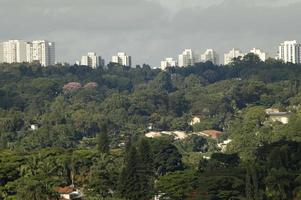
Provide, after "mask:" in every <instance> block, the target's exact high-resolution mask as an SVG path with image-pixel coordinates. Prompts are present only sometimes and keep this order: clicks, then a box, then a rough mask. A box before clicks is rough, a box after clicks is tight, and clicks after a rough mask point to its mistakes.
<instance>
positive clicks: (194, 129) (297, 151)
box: [0, 54, 301, 200]
mask: <svg viewBox="0 0 301 200" xmlns="http://www.w3.org/2000/svg"><path fill="white" fill-rule="evenodd" d="M300 81H301V66H300V65H294V64H285V63H283V62H281V61H277V60H273V59H270V60H267V61H266V62H261V61H260V60H259V58H258V57H257V56H255V55H253V54H248V55H246V56H245V57H244V58H243V59H237V60H234V61H233V62H232V63H231V64H230V65H228V66H215V65H213V64H212V63H211V62H207V63H198V64H196V65H195V66H190V67H185V68H177V67H176V68H168V70H167V71H161V70H159V69H151V68H150V66H148V65H143V66H137V67H136V68H127V67H122V66H118V65H114V64H109V65H108V66H107V68H105V69H103V68H98V69H91V68H89V67H85V66H76V65H75V66H59V65H58V66H52V67H41V66H39V65H37V64H10V65H8V64H2V65H0V199H5V200H19V199H23V200H43V199H45V200H50V199H51V200H52V199H53V200H55V199H59V198H60V195H61V194H62V192H61V189H62V188H66V187H68V186H70V185H71V186H73V187H74V188H76V189H78V190H79V191H80V192H81V194H82V195H83V196H82V199H87V200H94V199H95V200H96V199H107V200H147V199H153V198H154V197H156V198H159V199H160V200H165V199H166V200H167V199H171V200H230V199H231V200H234V199H237V200H238V199H240V200H290V199H292V200H294V199H301V108H300V104H301V85H300ZM269 108H273V109H277V110H279V113H287V114H288V115H289V121H288V123H281V122H279V121H273V120H270V116H269V114H268V113H267V112H266V109H269ZM194 117H197V118H198V119H199V120H198V121H197V122H196V123H190V122H191V121H192V119H193V118H194ZM204 130H214V131H218V132H221V133H222V135H221V136H219V137H216V138H215V137H213V138H211V137H205V136H202V135H197V134H193V133H199V132H201V131H204ZM150 131H153V132H162V131H182V132H184V133H186V134H187V137H185V138H183V139H175V138H174V137H172V136H170V135H163V136H161V137H155V138H147V137H145V134H146V133H148V132H150ZM223 141H231V142H229V144H228V145H227V148H226V149H221V148H219V146H218V144H220V143H222V142H223Z"/></svg>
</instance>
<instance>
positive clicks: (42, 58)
mask: <svg viewBox="0 0 301 200" xmlns="http://www.w3.org/2000/svg"><path fill="white" fill-rule="evenodd" d="M26 55H27V56H26V57H27V62H29V63H31V62H39V63H40V64H41V65H42V66H49V65H54V64H55V43H54V42H49V41H47V40H35V41H32V42H28V43H27V48H26Z"/></svg>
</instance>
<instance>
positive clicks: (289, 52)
mask: <svg viewBox="0 0 301 200" xmlns="http://www.w3.org/2000/svg"><path fill="white" fill-rule="evenodd" d="M277 57H278V59H281V60H283V61H284V62H286V63H287V62H290V63H295V64H299V63H301V44H299V43H297V41H296V40H293V41H284V42H283V43H281V44H280V46H279V48H278V56H277Z"/></svg>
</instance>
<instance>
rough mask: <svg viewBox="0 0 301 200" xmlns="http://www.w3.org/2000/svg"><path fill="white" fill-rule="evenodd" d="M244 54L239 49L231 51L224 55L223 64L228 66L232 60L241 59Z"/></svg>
mask: <svg viewBox="0 0 301 200" xmlns="http://www.w3.org/2000/svg"><path fill="white" fill-rule="evenodd" d="M243 56H244V54H243V53H242V52H241V51H240V50H239V49H231V50H230V51H229V53H226V54H225V55H224V64H225V65H228V64H230V63H231V62H232V60H233V59H234V58H238V57H243Z"/></svg>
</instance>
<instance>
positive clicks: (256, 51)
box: [250, 48, 268, 62]
mask: <svg viewBox="0 0 301 200" xmlns="http://www.w3.org/2000/svg"><path fill="white" fill-rule="evenodd" d="M250 53H253V54H255V55H257V56H258V57H259V58H260V60H262V61H263V62H265V61H266V60H267V59H268V55H267V53H265V52H263V51H262V50H261V49H257V48H253V49H251V50H250Z"/></svg>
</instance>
